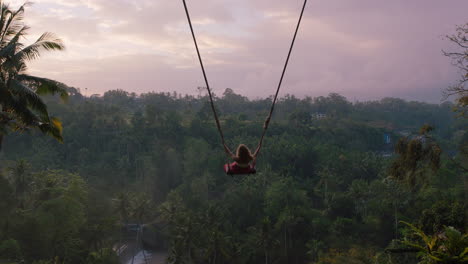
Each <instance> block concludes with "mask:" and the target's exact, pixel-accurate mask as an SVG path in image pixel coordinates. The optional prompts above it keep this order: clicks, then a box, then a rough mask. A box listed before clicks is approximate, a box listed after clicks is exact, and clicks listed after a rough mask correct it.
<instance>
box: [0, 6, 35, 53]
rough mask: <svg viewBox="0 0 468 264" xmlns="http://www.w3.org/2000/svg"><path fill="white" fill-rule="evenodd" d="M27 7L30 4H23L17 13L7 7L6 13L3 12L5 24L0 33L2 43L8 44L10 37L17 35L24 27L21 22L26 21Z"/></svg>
mask: <svg viewBox="0 0 468 264" xmlns="http://www.w3.org/2000/svg"><path fill="white" fill-rule="evenodd" d="M27 5H29V3H25V4H23V5H22V6H20V7H19V8H18V9H17V10H16V11H11V9H9V7H8V6H7V8H6V9H5V11H4V13H3V12H2V16H3V14H5V15H4V16H5V22H4V25H3V27H2V28H1V31H0V34H1V36H0V43H2V44H3V43H5V42H7V41H8V37H9V36H10V35H13V34H15V33H16V32H17V31H18V30H19V29H20V28H21V27H22V26H23V25H22V24H21V23H20V22H21V21H22V20H23V19H24V7H25V6H27Z"/></svg>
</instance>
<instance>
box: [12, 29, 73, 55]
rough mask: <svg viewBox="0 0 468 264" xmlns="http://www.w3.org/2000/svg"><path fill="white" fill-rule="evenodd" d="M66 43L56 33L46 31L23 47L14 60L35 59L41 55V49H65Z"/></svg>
mask: <svg viewBox="0 0 468 264" xmlns="http://www.w3.org/2000/svg"><path fill="white" fill-rule="evenodd" d="M64 49H65V45H64V44H63V42H62V40H61V39H59V38H57V37H56V36H55V35H54V34H52V33H50V32H46V33H44V34H42V35H41V36H40V37H39V38H38V39H37V40H36V42H34V43H33V44H31V45H29V46H27V47H25V48H23V49H21V50H20V51H18V53H16V54H15V55H14V57H13V58H12V60H29V61H31V60H35V59H37V58H39V57H40V55H41V51H42V50H45V51H52V50H64Z"/></svg>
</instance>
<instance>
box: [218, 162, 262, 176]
mask: <svg viewBox="0 0 468 264" xmlns="http://www.w3.org/2000/svg"><path fill="white" fill-rule="evenodd" d="M224 172H226V174H227V175H231V176H232V175H239V174H240V175H242V174H255V173H257V170H256V169H255V163H252V164H249V166H247V167H245V168H243V167H241V166H239V165H238V164H237V162H235V161H234V162H232V163H226V164H224Z"/></svg>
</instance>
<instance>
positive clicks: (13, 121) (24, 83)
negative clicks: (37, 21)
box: [0, 0, 68, 150]
mask: <svg viewBox="0 0 468 264" xmlns="http://www.w3.org/2000/svg"><path fill="white" fill-rule="evenodd" d="M26 5H27V4H24V5H22V6H21V7H19V8H18V9H17V10H12V9H11V8H10V7H9V5H8V4H4V3H2V2H1V0H0V9H1V10H0V150H1V146H2V141H3V137H4V135H5V134H6V132H7V130H13V131H24V130H27V129H29V128H38V129H39V130H40V131H42V132H43V133H46V134H49V135H51V136H53V137H54V138H56V139H57V140H59V141H62V125H61V123H60V121H59V120H58V119H56V118H54V117H51V116H49V112H48V110H47V106H46V104H45V103H44V101H43V100H42V98H41V97H40V95H45V94H59V95H60V97H61V98H62V99H63V100H65V99H66V98H67V97H68V93H67V90H66V88H65V85H63V84H61V83H59V82H56V81H53V80H50V79H47V78H40V77H35V76H31V75H28V74H27V62H29V61H32V60H35V59H38V58H39V57H40V55H41V52H42V51H53V50H63V49H64V48H65V46H64V45H63V43H62V41H61V40H60V39H58V38H57V37H56V36H55V35H54V34H52V33H49V32H46V33H44V34H42V35H41V36H40V37H39V38H38V39H37V40H36V41H35V42H34V43H33V44H31V45H28V46H26V45H24V44H23V43H22V42H21V40H22V38H23V37H24V36H25V35H26V33H27V31H28V29H29V27H28V26H26V25H24V23H23V22H22V20H23V18H24V9H25V6H26Z"/></svg>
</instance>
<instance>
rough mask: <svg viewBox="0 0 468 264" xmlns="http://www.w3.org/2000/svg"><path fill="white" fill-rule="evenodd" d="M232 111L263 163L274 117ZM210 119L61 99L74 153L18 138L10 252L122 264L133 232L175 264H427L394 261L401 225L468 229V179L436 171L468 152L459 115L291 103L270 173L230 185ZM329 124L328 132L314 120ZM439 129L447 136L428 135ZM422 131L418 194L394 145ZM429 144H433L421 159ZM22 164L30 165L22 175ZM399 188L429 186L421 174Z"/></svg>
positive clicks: (399, 103)
mask: <svg viewBox="0 0 468 264" xmlns="http://www.w3.org/2000/svg"><path fill="white" fill-rule="evenodd" d="M216 100H218V102H217V106H218V107H219V110H220V113H221V119H222V120H221V121H222V124H223V127H224V128H225V137H226V139H227V141H228V143H229V145H230V146H231V145H232V146H236V145H237V144H239V143H245V144H247V145H248V146H249V147H252V148H253V146H255V145H256V144H257V143H258V135H259V133H260V132H261V128H262V125H263V121H264V118H265V116H266V113H264V110H265V109H268V106H269V103H271V102H270V101H269V100H268V99H260V100H253V101H252V100H249V99H247V98H243V97H242V96H240V95H236V94H235V93H234V92H233V91H229V90H228V91H227V93H226V94H225V95H224V96H223V97H222V98H217V99H216ZM205 103H206V98H202V97H200V98H195V97H191V96H185V97H182V96H180V95H173V94H167V93H149V94H143V95H140V96H136V95H134V94H129V93H127V92H124V91H111V92H108V93H106V95H105V96H102V97H99V96H96V97H91V98H87V97H83V96H81V95H80V94H79V93H78V92H74V94H73V95H71V96H70V98H69V103H68V104H60V103H58V102H57V100H56V99H54V98H47V105H48V107H49V110H50V112H51V113H60V115H61V118H62V120H63V121H64V124H66V126H64V131H63V133H64V135H65V136H66V137H67V139H68V140H67V141H65V142H64V144H57V143H56V142H54V141H53V140H52V139H49V138H47V137H43V136H39V137H34V138H32V137H30V135H16V134H12V135H10V136H9V137H8V140H7V141H6V142H5V145H4V147H5V148H4V150H5V153H4V156H3V157H0V159H1V160H0V164H2V165H3V164H5V165H4V167H3V168H4V170H3V175H4V176H5V179H3V180H2V179H1V178H0V181H1V182H0V191H1V192H0V196H1V197H3V198H5V199H6V200H5V201H11V202H3V200H0V209H1V210H0V216H2V217H0V239H2V240H6V239H9V238H12V239H15V240H16V241H18V243H19V245H20V247H21V250H22V252H23V254H24V258H25V260H26V261H29V262H33V261H39V260H42V261H50V262H52V263H54V262H55V261H59V262H66V263H87V261H88V262H91V261H96V262H106V261H108V260H109V259H110V260H109V261H113V260H112V259H113V257H112V256H111V255H112V254H110V253H109V250H110V248H119V247H120V245H122V243H125V242H126V240H127V239H128V236H127V234H125V233H120V232H119V231H120V230H119V227H121V226H122V225H126V224H135V223H144V224H145V228H143V230H144V231H142V232H143V236H142V237H143V238H144V239H146V237H148V236H152V235H148V234H146V235H145V230H148V229H149V228H146V227H147V226H151V228H152V229H154V230H155V232H154V236H153V237H154V238H153V239H156V240H158V241H157V243H155V245H156V244H158V245H166V247H167V255H168V257H169V259H170V260H171V262H174V263H246V264H250V263H278V264H279V263H311V262H312V263H313V262H315V263H317V262H318V261H322V262H323V263H368V262H369V261H374V262H376V261H377V263H391V262H390V261H391V260H396V259H401V260H403V261H402V263H405V264H407V263H408V264H410V263H411V264H413V263H414V262H415V259H414V256H412V255H404V256H395V255H394V254H393V253H391V254H390V253H384V248H385V247H387V246H388V245H389V243H390V241H392V240H393V239H395V238H398V237H401V236H402V234H404V233H405V231H404V230H403V229H401V225H399V224H398V223H399V221H400V220H407V221H411V222H415V223H416V222H418V221H419V222H420V223H422V224H423V225H424V230H426V228H428V229H431V228H436V229H437V228H440V226H444V225H451V226H454V227H457V228H459V229H460V230H461V229H462V228H463V227H462V226H461V223H462V222H463V221H465V220H464V218H463V217H462V215H461V213H460V212H461V211H463V210H464V209H463V207H462V206H461V205H462V204H463V203H462V202H463V199H464V192H463V184H462V183H463V177H462V176H463V174H462V169H461V168H460V167H459V166H455V165H454V163H453V161H451V160H450V159H448V157H447V156H446V155H436V156H433V157H437V156H438V157H439V158H440V162H439V163H438V164H437V168H439V169H438V170H437V171H433V168H432V167H431V162H432V159H431V157H430V155H425V152H424V151H425V150H427V149H428V147H429V146H431V144H432V143H434V144H436V143H437V145H438V146H440V148H441V149H442V148H443V149H444V152H446V153H452V152H453V151H456V150H457V149H459V146H460V144H461V142H463V138H464V134H463V133H462V132H460V131H463V129H464V127H465V125H466V124H465V123H464V122H463V120H460V119H458V120H457V121H453V120H454V119H453V114H452V113H451V112H450V111H451V110H450V105H449V104H444V105H440V106H439V105H430V104H424V103H418V102H405V101H403V100H399V99H394V98H393V99H392V98H387V99H383V100H380V101H375V102H363V103H350V102H347V101H346V99H345V98H343V97H341V96H338V95H329V96H327V97H323V98H320V99H316V100H315V99H313V98H305V99H298V98H296V97H294V96H286V97H284V98H283V99H282V100H280V101H279V103H278V108H277V110H279V111H278V112H276V114H275V117H274V118H273V120H272V122H273V123H272V126H271V127H270V130H269V131H268V133H267V136H266V138H265V144H264V148H263V149H262V151H261V153H260V156H259V159H258V163H257V168H258V173H257V174H255V175H249V176H236V177H228V176H225V175H224V174H223V172H222V165H223V164H224V163H225V162H227V160H226V158H225V156H224V153H223V152H222V147H221V146H220V145H219V136H218V134H217V131H216V126H215V124H214V122H213V120H212V119H211V112H210V111H209V110H210V108H209V106H208V108H207V106H206V105H205ZM205 110H206V111H205ZM265 112H266V111H265ZM318 112H320V113H321V112H323V113H324V114H326V115H327V118H324V119H320V120H318V119H312V118H310V119H308V118H307V115H309V116H310V115H313V114H314V113H318ZM241 115H242V117H240V116H241ZM425 123H430V124H431V125H434V126H435V127H437V128H438V129H435V130H432V131H429V130H430V129H429V127H426V128H425V129H424V130H423V131H422V133H423V135H419V134H418V130H419V127H421V126H423V125H424V124H425ZM273 124H274V125H273ZM406 130H408V131H409V132H412V133H414V134H418V135H417V136H415V137H408V142H407V143H408V144H407V145H406V147H405V148H404V150H405V154H404V155H406V156H405V157H406V159H407V160H405V162H408V164H409V165H411V166H413V165H415V164H416V165H415V166H416V170H415V172H414V176H415V177H416V176H417V177H416V178H417V179H418V181H417V186H416V187H417V188H412V189H411V188H407V186H406V185H405V184H401V183H404V182H405V180H402V181H400V180H397V178H396V177H389V176H391V175H389V173H388V171H389V170H388V168H389V166H391V165H392V164H393V163H392V162H393V158H392V155H391V150H392V148H393V141H394V142H397V140H398V139H399V138H401V137H402V136H401V135H400V132H405V131H406ZM429 132H430V134H428V133H429ZM385 134H388V135H390V138H391V140H392V142H391V143H390V144H386V143H385V141H384V135H385ZM416 138H420V139H421V140H420V141H419V142H420V144H419V143H418V144H415V145H414V146H411V148H410V147H409V144H410V143H409V141H411V140H413V139H416ZM422 139H424V140H422ZM423 141H424V142H423ZM408 149H409V150H411V151H409V152H408ZM431 151H432V150H431ZM410 152H414V153H416V154H417V155H413V154H410ZM456 154H457V155H459V153H456ZM389 156H390V157H389ZM401 156H402V155H399V156H395V157H394V158H396V159H395V160H399V158H401ZM416 158H418V160H417V161H416V163H415V161H414V160H415V159H416ZM21 159H25V160H28V162H29V163H30V165H28V164H26V163H24V162H23V163H22V162H19V163H18V162H15V161H14V160H21ZM457 161H458V159H457ZM405 164H406V163H405ZM408 168H409V169H408ZM434 168H436V167H434ZM399 172H401V175H404V176H405V177H406V176H407V175H412V173H413V172H412V170H411V168H410V167H408V166H401V167H400V171H399ZM78 175H80V176H81V177H80V176H78ZM6 178H8V180H6ZM403 179H404V177H403ZM3 183H5V184H3ZM1 197H0V198H1ZM8 199H9V200H8ZM438 201H441V202H440V203H441V205H438V203H439V202H438ZM457 204H458V205H457ZM59 221H60V222H59ZM44 232H45V234H43V233H44ZM144 239H143V240H144ZM356 245H359V247H358V246H356ZM330 249H333V250H332V251H330ZM93 252H94V253H93ZM108 253H109V255H108ZM101 255H102V258H101ZM88 256H89V258H88ZM123 258H124V257H123ZM405 259H406V260H405ZM347 260H349V262H346V261H347ZM326 261H328V262H326Z"/></svg>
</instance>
